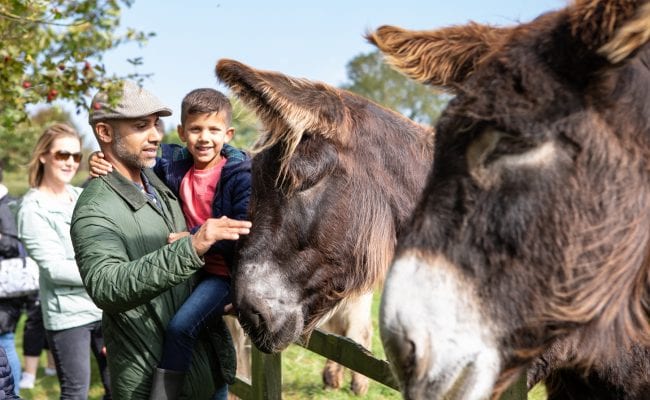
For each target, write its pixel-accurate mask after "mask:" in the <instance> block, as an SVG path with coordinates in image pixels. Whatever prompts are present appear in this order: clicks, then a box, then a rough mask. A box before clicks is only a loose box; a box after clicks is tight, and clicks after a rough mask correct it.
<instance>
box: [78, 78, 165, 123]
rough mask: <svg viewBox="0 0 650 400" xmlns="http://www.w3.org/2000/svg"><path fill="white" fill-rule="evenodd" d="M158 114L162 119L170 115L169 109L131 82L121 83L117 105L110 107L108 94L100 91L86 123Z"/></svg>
mask: <svg viewBox="0 0 650 400" xmlns="http://www.w3.org/2000/svg"><path fill="white" fill-rule="evenodd" d="M152 114H158V115H160V116H162V117H168V116H170V115H172V110H171V108H169V107H167V106H165V105H164V104H163V103H162V102H161V101H160V100H158V98H157V97H156V96H154V95H153V94H152V93H151V92H149V91H148V90H146V89H144V88H142V87H140V86H139V85H138V84H137V83H135V82H132V81H123V85H122V93H121V96H120V99H119V101H118V102H117V105H115V106H112V105H111V104H110V103H109V101H108V94H107V93H106V92H102V91H100V92H99V93H97V94H96V95H95V97H93V101H92V103H91V106H90V111H89V112H88V122H89V123H90V124H91V125H93V124H94V123H95V122H98V121H103V120H107V119H132V118H140V117H146V116H148V115H152Z"/></svg>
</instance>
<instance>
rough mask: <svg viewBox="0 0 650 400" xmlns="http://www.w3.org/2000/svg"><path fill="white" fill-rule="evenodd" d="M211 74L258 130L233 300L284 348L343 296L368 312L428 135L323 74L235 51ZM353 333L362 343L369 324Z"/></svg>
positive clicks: (425, 160)
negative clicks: (243, 58)
mask: <svg viewBox="0 0 650 400" xmlns="http://www.w3.org/2000/svg"><path fill="white" fill-rule="evenodd" d="M217 75H218V77H219V78H220V79H221V81H223V82H224V83H225V84H226V85H227V86H228V87H229V88H230V90H231V91H232V93H233V94H235V95H236V96H238V97H239V98H240V99H241V100H242V101H243V102H244V103H245V104H247V105H248V106H250V107H251V108H252V109H253V110H254V111H255V113H256V114H257V116H258V117H259V119H260V120H261V122H262V123H263V125H264V128H265V131H266V132H265V133H264V134H263V136H262V138H261V139H260V141H259V142H258V143H257V145H256V149H255V150H254V151H255V152H256V154H255V155H254V157H253V169H252V171H253V173H252V175H253V185H252V189H253V190H252V197H251V202H250V204H251V208H250V214H251V215H250V218H251V221H252V222H253V226H254V228H253V229H252V231H251V234H250V235H248V237H247V238H246V239H245V241H244V242H243V246H242V248H241V251H240V260H239V263H238V267H237V269H236V272H235V273H234V287H235V303H236V306H237V309H238V310H239V319H240V322H241V324H242V326H243V327H244V329H245V330H246V331H247V333H248V334H249V335H250V336H251V339H252V341H253V342H254V343H255V344H256V345H257V347H259V348H260V349H261V350H263V351H266V352H277V351H282V350H283V349H285V348H286V347H287V346H289V345H290V344H291V343H293V342H295V341H297V340H300V339H301V337H302V336H303V335H305V334H309V333H310V332H311V331H312V330H313V329H314V327H315V326H317V325H318V324H319V323H321V322H322V321H323V320H325V319H327V317H328V316H329V315H330V314H332V313H333V312H334V311H336V310H337V308H339V307H342V302H343V307H344V310H343V311H348V310H349V307H347V305H346V304H345V303H346V302H350V301H353V302H355V303H356V305H357V306H358V305H359V302H361V305H362V306H363V307H364V308H365V309H367V310H368V312H369V311H370V310H369V307H370V302H369V300H370V296H371V291H372V289H373V288H374V287H376V286H377V285H378V284H380V283H381V282H383V278H384V276H385V273H386V269H387V267H388V265H389V264H390V261H391V259H392V256H393V251H394V247H395V243H396V237H397V234H398V233H399V232H400V231H402V230H404V229H405V228H406V226H405V221H406V218H407V217H408V215H410V213H411V211H412V210H413V207H414V205H415V200H416V198H417V196H418V194H419V193H420V192H421V189H422V187H423V185H424V181H425V176H426V171H427V170H428V168H429V166H430V165H431V157H432V147H433V133H432V131H431V130H430V129H429V128H425V127H423V126H421V125H418V124H416V123H414V122H412V121H410V120H408V119H407V118H405V117H403V116H401V115H399V114H397V113H395V112H393V111H390V110H388V109H385V108H383V107H381V106H379V105H377V104H375V103H373V102H371V101H369V100H367V99H365V98H362V97H360V96H357V95H355V94H353V93H351V92H347V91H344V90H339V89H336V88H333V87H331V86H328V85H326V84H323V83H316V82H311V81H308V80H304V79H294V78H290V77H287V76H285V75H283V74H280V73H276V72H269V71H260V70H256V69H253V68H250V67H248V66H245V65H243V64H241V63H238V62H235V61H232V60H221V61H220V62H219V63H218V65H217ZM359 297H361V300H359ZM364 302H365V303H364ZM368 312H366V314H368ZM338 316H339V317H340V316H341V313H339V314H338ZM356 319H357V318H356V317H354V316H349V315H348V316H344V318H336V319H335V320H334V321H335V322H337V323H339V325H341V324H343V325H351V326H348V329H350V328H351V329H355V327H354V325H359V324H360V323H362V322H364V320H360V321H358V320H356ZM331 321H332V320H330V322H331ZM368 322H369V321H368ZM339 328H341V327H339ZM356 329H358V328H356ZM339 330H340V329H339ZM337 333H340V332H337ZM348 336H350V335H348ZM353 339H356V340H357V341H359V342H360V343H361V344H363V345H365V346H366V347H369V345H370V332H369V331H368V332H366V333H365V337H363V338H358V337H357V338H354V337H353ZM329 379H332V378H329ZM337 380H339V379H338V378H334V381H337ZM359 380H362V381H363V378H361V377H360V376H357V375H355V374H353V382H352V386H353V390H354V391H355V392H358V393H363V392H364V391H365V387H367V381H366V383H362V384H361V385H362V386H361V387H359V385H360V383H359ZM335 383H336V382H335Z"/></svg>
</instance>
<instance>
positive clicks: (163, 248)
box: [70, 169, 236, 400]
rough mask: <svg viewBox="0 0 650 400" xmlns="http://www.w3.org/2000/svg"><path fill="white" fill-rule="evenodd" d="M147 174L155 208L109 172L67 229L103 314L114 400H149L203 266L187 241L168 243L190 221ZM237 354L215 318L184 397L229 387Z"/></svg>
mask: <svg viewBox="0 0 650 400" xmlns="http://www.w3.org/2000/svg"><path fill="white" fill-rule="evenodd" d="M144 173H145V175H146V177H147V178H148V180H149V183H150V184H151V186H153V187H154V188H155V189H156V192H157V194H158V199H159V202H158V205H157V204H156V203H154V202H153V201H152V200H150V199H149V198H148V197H147V196H146V195H145V194H144V193H142V192H141V191H140V190H139V189H138V187H136V186H135V185H134V184H133V183H132V182H131V181H129V180H127V179H126V178H125V177H123V176H122V175H120V174H119V173H118V172H112V173H110V174H108V175H107V176H104V177H101V178H97V179H93V180H91V181H90V182H89V184H88V186H87V187H86V189H84V191H83V193H82V194H81V196H80V197H79V200H78V202H77V205H76V208H75V211H74V215H73V217H72V225H71V228H70V229H71V235H72V242H73V245H74V250H75V256H76V259H77V264H78V266H79V270H80V272H81V277H82V278H83V282H84V285H85V287H86V290H87V291H88V293H89V295H90V297H91V298H92V299H93V301H94V302H95V303H96V304H97V306H98V307H99V308H101V309H102V310H103V311H104V314H103V320H102V328H103V334H104V338H105V343H106V350H107V358H108V366H109V371H110V375H111V388H112V392H113V393H112V395H113V398H114V399H116V400H121V399H148V398H149V391H150V388H151V383H152V376H153V371H154V369H155V367H156V366H157V365H158V362H159V360H160V356H161V354H162V345H163V337H164V332H165V328H166V326H167V323H168V322H169V320H170V319H171V317H172V316H173V315H174V313H175V312H176V311H177V310H178V309H179V307H180V306H181V305H182V304H183V302H184V301H185V299H186V298H187V297H188V295H189V294H190V291H191V287H192V284H193V280H194V279H195V277H194V273H195V272H196V271H197V270H199V269H200V268H201V267H202V266H203V261H202V260H201V259H200V258H199V257H198V255H197V254H196V251H195V250H194V248H193V247H192V245H191V242H190V238H189V236H188V237H184V238H182V239H180V240H178V241H176V242H174V243H172V244H167V236H168V235H169V233H171V232H181V231H185V230H187V229H186V226H185V219H184V218H183V214H182V212H181V208H180V205H179V203H178V199H177V198H176V196H174V194H173V193H172V192H171V190H169V188H167V187H166V186H165V185H164V184H163V183H162V182H161V181H160V180H159V179H158V178H157V177H156V176H155V175H154V174H153V173H152V172H151V171H150V170H148V169H147V170H145V172H144ZM234 351H235V350H234V347H233V344H232V340H231V338H230V335H229V333H228V330H227V328H226V326H225V324H224V323H223V320H222V319H221V318H218V319H215V320H214V321H211V323H210V326H209V327H208V329H204V332H203V333H202V335H201V338H200V340H199V342H198V343H197V345H196V346H195V348H194V355H193V360H192V367H191V370H190V372H189V374H188V375H187V377H186V379H185V385H184V387H183V392H182V398H187V399H208V398H210V396H211V395H212V394H213V392H214V390H215V388H216V387H218V386H220V385H223V384H224V382H227V383H232V381H233V379H234V374H235V369H236V361H235V353H234Z"/></svg>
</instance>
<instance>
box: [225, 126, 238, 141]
mask: <svg viewBox="0 0 650 400" xmlns="http://www.w3.org/2000/svg"><path fill="white" fill-rule="evenodd" d="M234 136H235V128H233V127H232V126H231V127H230V128H228V130H227V131H226V135H225V136H224V139H223V142H224V143H228V142H230V141H231V140H232V138H233V137H234Z"/></svg>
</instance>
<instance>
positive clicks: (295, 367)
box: [16, 295, 546, 400]
mask: <svg viewBox="0 0 650 400" xmlns="http://www.w3.org/2000/svg"><path fill="white" fill-rule="evenodd" d="M378 297H379V296H377V295H376V296H375V301H374V304H373V315H375V316H377V315H378V307H379V301H378ZM24 319H25V318H24V316H23V317H22V318H21V320H20V322H19V324H18V330H17V332H16V348H17V349H21V348H22V331H23V326H24V322H25V321H24ZM373 328H374V332H375V334H374V335H373V341H372V352H373V354H374V355H375V357H377V358H381V359H385V355H384V351H383V348H382V346H381V340H380V339H379V334H378V332H379V331H378V327H377V318H376V317H375V318H374V321H373ZM19 353H21V352H20V351H19ZM20 356H21V361H22V354H21V355H20ZM46 364H47V360H46V357H45V353H43V355H42V356H41V365H40V366H39V369H38V373H37V377H36V385H35V387H34V389H31V390H27V389H22V390H21V391H20V395H21V397H22V398H23V399H27V400H29V399H34V400H48V399H54V398H58V397H59V393H60V392H59V384H58V381H57V378H56V376H45V374H44V372H43V367H44V366H45V365H46ZM324 365H325V359H324V358H323V357H321V356H319V355H317V354H314V353H311V352H309V351H307V350H305V349H303V348H302V347H299V346H291V347H289V349H287V350H286V351H285V352H284V353H282V398H283V399H286V400H303V399H313V400H351V399H358V397H357V396H355V395H354V393H353V392H352V391H351V390H350V373H349V371H348V372H347V373H346V380H345V385H344V387H343V388H342V389H339V390H329V389H324V388H323V383H322V380H321V371H322V369H323V366H324ZM103 394H104V389H103V387H102V384H101V380H100V377H99V372H98V368H97V364H96V363H95V360H94V359H93V360H92V375H91V387H90V393H89V396H88V399H89V400H100V399H101V398H102V396H103ZM365 398H367V399H386V400H389V399H401V396H400V395H399V393H398V392H396V391H395V390H393V389H391V388H389V387H386V386H384V385H382V384H380V383H377V382H375V381H372V380H371V381H370V388H369V390H368V394H367V395H366V396H365ZM528 400H546V392H545V390H544V387H543V386H541V385H538V386H537V387H535V388H534V389H533V390H531V391H530V392H529V393H528Z"/></svg>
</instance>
